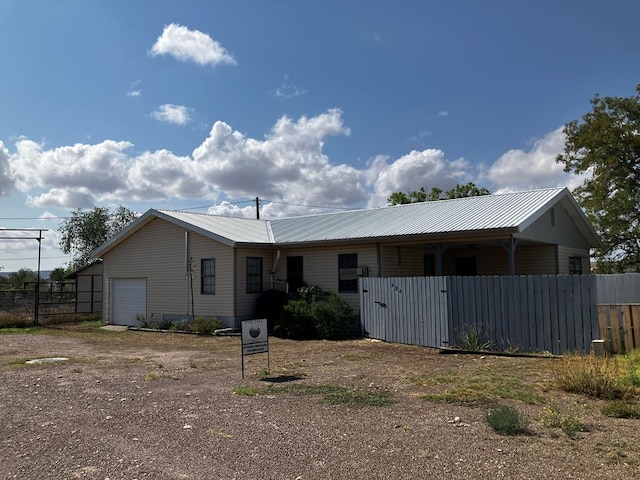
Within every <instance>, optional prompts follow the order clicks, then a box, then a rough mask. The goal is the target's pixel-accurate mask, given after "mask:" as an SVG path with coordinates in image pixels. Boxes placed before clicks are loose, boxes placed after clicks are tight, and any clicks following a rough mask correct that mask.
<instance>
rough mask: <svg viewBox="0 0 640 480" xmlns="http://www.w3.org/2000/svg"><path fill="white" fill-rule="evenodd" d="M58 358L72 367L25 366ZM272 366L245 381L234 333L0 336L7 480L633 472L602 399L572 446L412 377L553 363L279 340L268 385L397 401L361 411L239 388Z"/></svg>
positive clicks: (638, 454) (0, 440)
mask: <svg viewBox="0 0 640 480" xmlns="http://www.w3.org/2000/svg"><path fill="white" fill-rule="evenodd" d="M51 356H55V357H59V356H63V357H68V358H69V360H68V361H64V362H59V363H52V364H44V365H25V364H24V361H25V360H27V359H33V358H40V357H51ZM266 360H267V359H266V356H265V355H256V356H252V357H248V359H247V370H246V379H245V380H242V378H241V372H240V342H239V339H238V338H201V337H195V336H187V335H178V334H155V333H142V332H132V331H127V332H101V333H95V332H92V333H87V334H81V333H78V332H66V331H58V332H56V333H55V334H48V335H22V334H19V335H2V336H0V479H14V478H19V479H42V478H56V479H75V478H88V479H100V480H106V479H110V480H116V479H143V478H153V479H218V478H220V479H305V480H306V479H323V478H331V479H342V478H345V479H346V478H348V479H383V478H390V479H391V478H393V479H396V478H440V477H446V478H468V479H476V478H478V479H484V478H487V479H489V478H491V479H495V478H508V479H536V478H540V479H547V478H585V479H586V478H589V479H596V478H603V479H604V478H617V479H623V478H640V434H639V433H638V425H640V424H639V423H638V421H634V420H616V419H609V418H606V417H604V416H602V415H601V414H599V413H598V404H597V403H593V402H592V403H588V404H586V405H587V406H586V407H585V408H588V409H589V411H590V412H594V413H592V414H591V415H589V419H590V420H589V431H588V432H584V433H580V434H579V436H578V438H577V439H575V440H572V439H570V438H568V437H567V436H566V435H564V434H563V433H562V432H559V431H555V430H550V429H548V428H545V427H542V426H541V425H540V422H538V421H536V420H535V419H536V418H538V417H539V414H540V412H541V409H542V408H543V406H542V405H533V406H529V405H525V404H522V403H515V404H514V405H516V406H517V407H518V409H519V410H520V411H522V412H523V413H524V414H525V415H526V416H527V417H528V418H529V419H530V420H531V422H532V427H531V429H532V432H531V434H530V435H524V436H514V437H507V436H501V435H497V434H496V433H495V432H493V430H492V429H491V428H490V427H489V426H488V425H487V423H486V421H485V415H486V409H484V408H482V407H465V406H457V405H452V404H440V403H432V402H428V401H425V400H424V399H423V398H420V394H421V393H423V392H422V390H421V389H420V387H419V386H416V385H415V383H411V382H409V381H408V380H407V378H409V377H410V376H411V375H414V374H416V373H420V372H424V371H425V370H426V371H442V372H446V371H449V370H450V369H452V368H467V367H469V368H470V367H473V366H475V365H477V364H478V362H487V365H488V366H492V365H495V366H500V368H504V367H510V366H511V365H513V368H514V369H518V371H523V372H532V373H531V374H532V375H540V376H541V378H542V377H544V375H546V373H545V372H546V370H547V369H548V363H549V362H551V360H540V359H504V358H502V357H492V358H489V357H487V358H484V357H479V356H475V355H473V356H454V355H437V354H435V353H434V352H433V351H432V350H428V349H421V348H417V347H407V346H399V345H388V344H384V343H373V342H369V341H364V340H360V341H348V342H292V341H286V340H278V339H273V340H272V342H271V359H270V360H271V376H272V377H273V378H272V379H273V380H288V379H291V378H296V377H298V376H299V377H301V378H300V379H299V380H295V381H294V382H299V383H305V384H331V385H342V386H356V387H359V388H368V389H374V390H375V389H384V390H385V391H389V392H392V395H393V398H394V400H395V403H393V404H392V405H390V406H385V407H370V406H369V407H364V408H352V407H348V406H344V405H330V404H328V403H326V402H324V401H323V400H322V397H321V396H318V395H303V396H293V395H288V394H274V395H272V394H260V395H255V396H247V395H237V394H235V393H233V389H234V388H236V387H239V386H249V387H251V386H253V387H265V384H266V383H267V382H265V381H264V380H261V378H260V376H261V373H262V372H263V369H264V368H265V367H266ZM505 362H510V363H505ZM523 369H524V370H523ZM553 394H554V393H553V392H549V393H547V395H553ZM555 394H557V392H556V393H555ZM456 417H458V419H457V420H455V419H456Z"/></svg>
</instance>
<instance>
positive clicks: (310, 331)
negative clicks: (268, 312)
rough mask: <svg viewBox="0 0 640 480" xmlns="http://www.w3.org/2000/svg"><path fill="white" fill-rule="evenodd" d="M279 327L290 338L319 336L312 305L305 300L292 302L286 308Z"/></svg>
mask: <svg viewBox="0 0 640 480" xmlns="http://www.w3.org/2000/svg"><path fill="white" fill-rule="evenodd" d="M279 327H280V329H281V331H282V333H283V334H284V335H286V336H287V337H290V338H296V339H303V338H316V337H317V335H318V333H317V332H316V329H315V325H314V322H313V314H312V307H311V304H310V303H307V302H305V301H304V300H291V301H290V302H289V303H287V304H286V305H285V306H284V308H283V309H282V318H281V320H280V325H279Z"/></svg>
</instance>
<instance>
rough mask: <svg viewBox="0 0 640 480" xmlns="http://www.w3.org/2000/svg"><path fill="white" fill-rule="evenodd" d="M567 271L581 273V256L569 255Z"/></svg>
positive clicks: (575, 273)
mask: <svg viewBox="0 0 640 480" xmlns="http://www.w3.org/2000/svg"><path fill="white" fill-rule="evenodd" d="M569 273H570V274H571V275H582V257H569Z"/></svg>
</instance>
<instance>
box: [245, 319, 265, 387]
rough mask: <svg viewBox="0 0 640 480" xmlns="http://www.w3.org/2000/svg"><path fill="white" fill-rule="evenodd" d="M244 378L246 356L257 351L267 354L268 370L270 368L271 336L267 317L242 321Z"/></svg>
mask: <svg viewBox="0 0 640 480" xmlns="http://www.w3.org/2000/svg"><path fill="white" fill-rule="evenodd" d="M241 324H242V378H244V356H245V355H255V354H256V353H266V354H267V371H268V370H269V369H270V364H269V363H270V359H269V337H268V336H267V319H266V318H260V319H257V320H244V321H243V322H242V323H241Z"/></svg>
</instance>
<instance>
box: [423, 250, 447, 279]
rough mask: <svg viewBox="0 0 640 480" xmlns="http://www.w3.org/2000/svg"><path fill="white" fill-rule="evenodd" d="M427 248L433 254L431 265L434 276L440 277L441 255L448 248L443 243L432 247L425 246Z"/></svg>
mask: <svg viewBox="0 0 640 480" xmlns="http://www.w3.org/2000/svg"><path fill="white" fill-rule="evenodd" d="M427 248H428V249H429V250H431V253H433V263H434V269H435V274H436V275H438V276H442V254H443V253H444V252H445V251H446V250H447V248H449V245H446V244H444V243H436V244H433V245H427Z"/></svg>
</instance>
